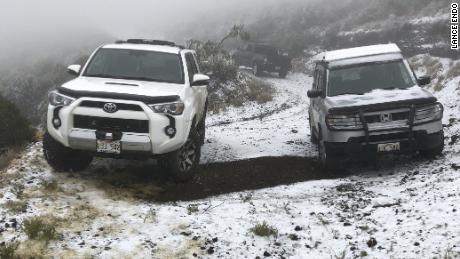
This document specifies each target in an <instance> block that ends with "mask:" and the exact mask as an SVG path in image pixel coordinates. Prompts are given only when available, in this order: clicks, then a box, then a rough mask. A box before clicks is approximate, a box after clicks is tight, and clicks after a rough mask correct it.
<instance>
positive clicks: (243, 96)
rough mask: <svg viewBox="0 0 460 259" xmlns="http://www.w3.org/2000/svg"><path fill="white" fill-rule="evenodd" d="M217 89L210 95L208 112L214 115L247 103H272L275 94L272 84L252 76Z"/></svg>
mask: <svg viewBox="0 0 460 259" xmlns="http://www.w3.org/2000/svg"><path fill="white" fill-rule="evenodd" d="M215 88H216V89H214V90H213V91H210V93H209V103H208V110H209V111H211V112H213V113H220V112H222V111H225V110H227V108H228V107H229V106H234V107H241V106H243V105H244V103H245V102H257V103H258V104H263V103H266V102H269V101H272V100H273V95H274V93H275V90H274V89H273V86H272V85H271V84H269V83H267V82H266V81H264V80H262V79H259V78H253V77H250V76H242V78H241V79H240V80H239V81H234V82H232V85H230V86H227V85H218V86H216V87H215Z"/></svg>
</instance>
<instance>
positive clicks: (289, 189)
mask: <svg viewBox="0 0 460 259" xmlns="http://www.w3.org/2000/svg"><path fill="white" fill-rule="evenodd" d="M441 61H442V60H441ZM414 62H415V61H414ZM441 63H442V64H443V65H445V64H448V65H447V66H450V65H453V64H454V63H451V62H450V61H449V60H444V61H442V62H441ZM425 69H426V68H425ZM447 71H448V69H447V70H442V71H440V74H445V73H447ZM419 72H420V73H423V72H424V71H423V68H422V67H420V68H419ZM265 79H266V80H267V81H269V82H271V83H272V84H273V85H274V87H275V89H276V92H277V93H276V96H275V98H274V100H273V101H271V102H269V103H267V104H264V105H256V104H255V103H247V104H246V105H245V106H243V107H240V108H232V109H229V110H227V111H226V112H224V113H222V114H219V115H211V116H209V118H208V121H207V124H208V129H207V130H208V135H207V143H206V144H205V146H204V147H203V152H204V153H203V159H202V163H203V165H202V169H201V173H200V174H199V176H198V177H197V178H196V179H195V180H194V181H193V182H191V183H185V184H174V183H171V182H169V181H168V180H167V179H165V177H164V176H163V175H162V174H161V172H159V171H158V170H157V168H156V166H155V163H154V162H142V163H139V162H128V161H112V160H108V161H107V160H98V161H97V162H96V163H95V164H94V165H93V166H92V167H91V168H90V169H89V170H87V171H85V172H83V173H56V172H53V171H52V170H51V169H50V168H49V167H48V166H47V165H46V163H45V161H44V159H43V156H42V147H41V144H40V143H37V144H34V145H32V146H30V147H29V148H28V150H27V151H26V152H25V154H23V156H21V157H18V159H17V160H15V161H14V163H13V164H12V165H11V167H10V168H9V169H8V170H7V171H6V172H4V173H2V174H1V177H0V190H1V191H0V204H1V206H0V222H1V223H0V243H3V242H5V243H3V245H1V246H0V248H1V249H0V251H5V249H4V248H5V247H10V248H11V247H12V248H14V249H12V250H15V251H16V254H17V255H20V256H22V257H28V256H32V257H33V256H38V255H44V256H45V257H52V256H54V257H60V258H91V257H98V258H195V257H199V258H255V257H259V258H263V257H269V258H328V259H329V258H361V257H363V258H455V257H458V256H460V247H459V245H460V236H459V235H458V233H459V232H460V223H459V221H458V218H459V216H460V211H459V208H458V204H460V193H459V186H460V180H459V177H458V175H459V172H460V171H459V170H460V142H459V134H460V121H459V116H458V115H459V114H460V104H459V102H458V99H459V96H460V89H459V82H460V77H459V76H455V77H453V78H449V79H447V76H446V81H443V82H444V83H445V87H441V88H440V89H438V90H439V91H437V92H436V93H435V94H436V95H437V97H438V98H439V99H440V101H441V102H442V103H443V104H444V105H445V109H446V111H445V120H444V124H445V131H446V136H447V137H446V150H445V152H444V156H443V157H441V158H439V159H438V160H435V161H428V160H423V159H421V158H419V157H392V156H390V157H386V158H384V159H383V160H381V161H380V162H379V163H378V165H377V166H376V167H374V166H368V165H353V166H351V167H349V168H346V169H344V170H345V172H344V175H342V176H337V175H331V174H329V173H324V172H322V171H321V169H320V168H319V167H318V166H317V163H316V161H315V156H316V147H315V146H313V145H312V144H310V142H309V134H310V133H309V129H308V120H307V119H308V118H307V114H306V109H307V107H308V98H306V91H307V89H308V88H309V87H310V85H311V80H312V79H311V78H310V77H308V76H306V75H302V74H291V75H289V76H288V78H287V79H286V80H281V79H277V78H271V77H270V76H268V77H266V78H265ZM433 91H434V90H433ZM264 157H271V158H264ZM247 158H251V160H249V161H248V160H246V159H247ZM31 219H32V220H31ZM31 222H32V223H35V226H37V225H38V226H39V227H38V228H39V229H40V227H42V228H41V229H42V230H41V232H40V231H38V232H39V234H37V236H38V238H36V239H31V238H30V237H28V236H27V235H26V233H25V232H26V231H30V228H31V226H34V224H32V223H31ZM26 225H27V226H26ZM50 229H54V231H50ZM45 230H46V231H45ZM28 233H29V232H28ZM256 234H258V235H256ZM259 235H262V236H259ZM264 235H266V236H264ZM16 246H17V247H16Z"/></svg>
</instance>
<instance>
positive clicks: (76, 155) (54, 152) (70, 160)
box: [43, 132, 93, 172]
mask: <svg viewBox="0 0 460 259" xmlns="http://www.w3.org/2000/svg"><path fill="white" fill-rule="evenodd" d="M43 154H44V155H45V159H46V161H47V162H48V164H49V165H50V166H51V167H52V168H53V169H54V170H56V171H58V172H59V171H73V172H78V171H82V170H85V169H86V168H88V166H89V165H90V164H91V162H92V161H93V157H92V156H91V155H89V154H88V153H87V152H84V151H80V150H73V149H70V148H68V147H65V146H64V145H62V144H61V143H59V142H58V141H56V140H55V139H54V138H53V137H51V135H50V134H49V133H48V132H47V133H45V136H44V137H43Z"/></svg>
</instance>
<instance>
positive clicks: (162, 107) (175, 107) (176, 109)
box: [149, 102, 185, 115]
mask: <svg viewBox="0 0 460 259" xmlns="http://www.w3.org/2000/svg"><path fill="white" fill-rule="evenodd" d="M149 106H150V108H152V110H153V111H154V112H156V113H167V114H171V115H181V114H182V113H183V112H184V108H185V105H184V103H183V102H173V103H162V104H151V105H149Z"/></svg>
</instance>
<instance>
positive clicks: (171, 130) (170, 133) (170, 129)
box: [165, 126, 176, 138]
mask: <svg viewBox="0 0 460 259" xmlns="http://www.w3.org/2000/svg"><path fill="white" fill-rule="evenodd" d="M165 133H166V135H168V136H169V137H171V138H172V137H174V136H175V135H176V129H175V128H173V127H171V126H168V127H166V128H165Z"/></svg>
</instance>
